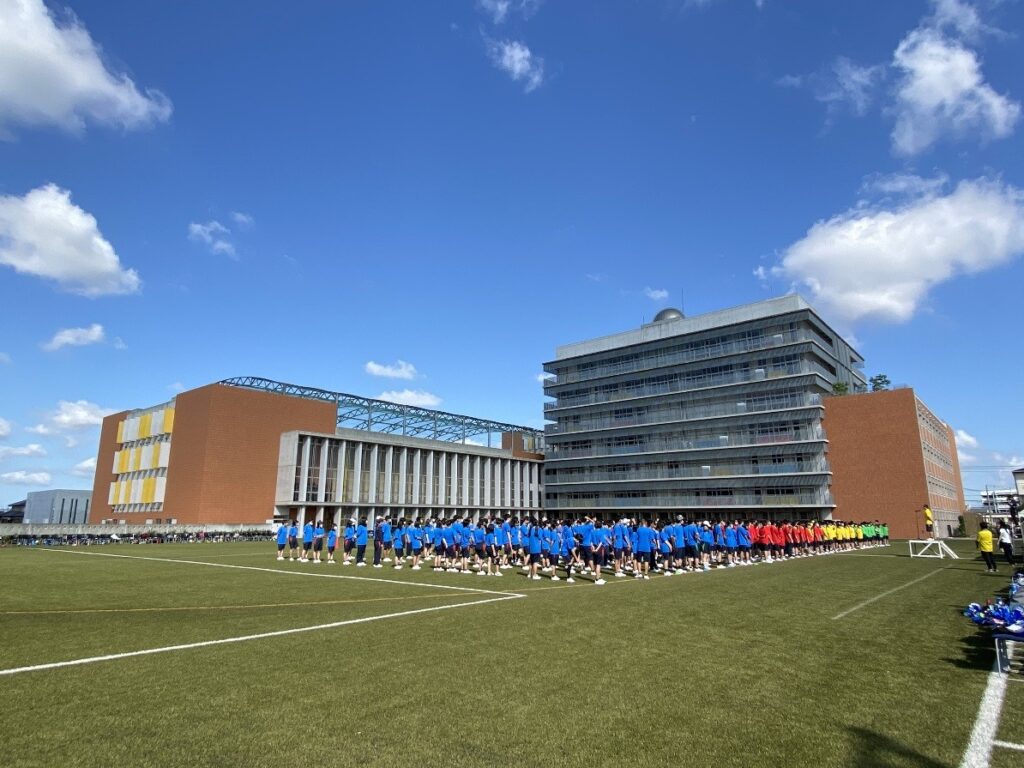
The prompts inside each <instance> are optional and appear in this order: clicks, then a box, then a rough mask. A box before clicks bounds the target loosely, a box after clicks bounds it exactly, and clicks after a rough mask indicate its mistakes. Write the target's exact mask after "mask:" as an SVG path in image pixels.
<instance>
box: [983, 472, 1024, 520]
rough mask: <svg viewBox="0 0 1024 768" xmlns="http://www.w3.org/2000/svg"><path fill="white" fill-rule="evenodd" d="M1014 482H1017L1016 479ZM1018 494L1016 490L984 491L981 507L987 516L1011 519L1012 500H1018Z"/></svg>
mask: <svg viewBox="0 0 1024 768" xmlns="http://www.w3.org/2000/svg"><path fill="white" fill-rule="evenodd" d="M1014 480H1015V481H1016V478H1014ZM1017 493H1018V492H1017V490H1016V488H1003V489H1001V490H996V489H993V490H991V491H982V492H981V494H980V496H981V506H982V507H983V508H984V509H985V514H986V515H988V516H990V517H994V518H1005V519H1009V517H1010V499H1013V498H1016V497H1017Z"/></svg>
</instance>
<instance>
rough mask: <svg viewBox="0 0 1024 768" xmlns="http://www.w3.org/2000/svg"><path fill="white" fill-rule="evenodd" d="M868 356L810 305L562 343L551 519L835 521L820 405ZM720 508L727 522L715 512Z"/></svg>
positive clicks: (788, 303)
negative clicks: (678, 517) (587, 516)
mask: <svg viewBox="0 0 1024 768" xmlns="http://www.w3.org/2000/svg"><path fill="white" fill-rule="evenodd" d="M862 367H863V358H861V357H860V355H858V354H857V352H856V351H854V350H853V348H852V347H851V346H850V345H849V344H848V343H847V342H846V341H845V340H843V339H842V338H841V337H840V336H839V335H838V334H837V333H836V332H835V331H833V330H832V329H831V328H830V327H829V326H828V325H827V324H826V323H825V322H824V320H822V318H821V317H820V316H819V315H818V314H817V313H816V312H815V311H814V309H813V308H812V307H811V306H810V305H809V304H808V303H807V302H806V301H805V300H804V299H802V298H801V297H799V296H796V295H791V296H784V297H780V298H776V299H771V300H768V301H763V302H759V303H756V304H750V305H746V306H741V307H735V308H732V309H726V310H721V311H717V312H710V313H707V314H704V315H699V316H695V317H690V318H686V317H683V316H682V314H681V313H679V312H678V311H675V310H663V311H662V312H661V313H659V315H658V317H657V318H656V319H655V322H653V323H649V324H646V325H644V326H642V327H641V328H639V329H636V330H632V331H626V332H624V333H619V334H615V335H612V336H606V337H603V338H599V339H593V340H590V341H583V342H579V343H576V344H569V345H566V346H563V347H559V348H558V350H557V352H556V358H555V359H554V360H553V361H551V362H548V363H546V364H545V366H544V370H545V371H546V372H547V373H548V374H549V378H548V379H547V381H546V383H545V385H544V393H545V395H546V396H548V397H550V398H552V400H551V401H549V402H546V403H545V405H544V412H545V417H546V419H547V421H548V422H550V423H549V424H548V425H547V427H546V428H545V443H546V451H545V471H544V490H545V500H544V503H545V509H546V510H548V511H549V512H554V513H555V514H557V515H566V516H570V515H571V516H576V515H583V514H590V515H596V516H601V517H604V518H617V517H622V516H630V517H640V516H646V517H663V518H664V517H666V516H668V515H672V516H674V515H676V514H683V515H686V516H688V517H691V518H692V517H708V516H711V515H712V514H714V515H715V516H718V515H726V516H728V517H739V518H746V519H751V518H772V519H782V518H790V519H807V518H811V517H827V516H828V515H829V514H830V513H831V509H832V507H833V506H834V504H833V500H832V498H831V495H830V493H829V481H830V475H831V473H830V470H829V465H828V459H827V451H828V441H827V438H826V435H825V431H824V428H823V426H822V414H823V405H822V398H823V397H824V396H827V395H829V394H831V393H832V392H833V387H834V385H835V384H837V383H840V384H845V385H846V387H847V389H848V390H849V391H850V392H858V391H864V390H865V389H866V381H865V378H864V374H863V372H862V370H861V369H862ZM716 510H717V512H716Z"/></svg>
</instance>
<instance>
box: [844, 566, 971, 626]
mask: <svg viewBox="0 0 1024 768" xmlns="http://www.w3.org/2000/svg"><path fill="white" fill-rule="evenodd" d="M946 568H952V566H950V565H947V566H946V567H945V568H938V569H936V570H934V571H930V572H928V573H926V574H925V575H924V576H919V577H918V578H916V579H913V580H912V581H908V582H907V583H906V584H900V586H898V587H893V588H892V589H888V590H886V591H885V592H883V593H882V594H880V595H875V596H874V597H869V598H868V599H867V600H865V601H864V602H863V603H857V605H855V606H853V608H848V609H847V610H845V611H843V612H842V613H837V614H836V615H835V616H833V617H832V621H835V620H836V619H841V618H843V617H844V616H849V615H850V614H851V613H853V612H854V611H859V610H860V609H861V608H864V607H865V606H868V605H871V604H872V603H873V602H875V601H876V600H881V599H882V598H883V597H888V596H889V595H891V594H892V593H893V592H899V591H900V590H901V589H906V588H907V587H911V586H913V585H914V584H917V582H919V581H924V580H925V579H927V578H928V577H930V576H934V575H935V574H936V573H940V572H941V571H944V570H946Z"/></svg>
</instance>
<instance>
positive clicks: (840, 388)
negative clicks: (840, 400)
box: [832, 381, 850, 395]
mask: <svg viewBox="0 0 1024 768" xmlns="http://www.w3.org/2000/svg"><path fill="white" fill-rule="evenodd" d="M849 393H850V385H849V384H847V383H846V382H845V381H837V382H836V383H835V384H833V385H832V394H833V395H848V394H849Z"/></svg>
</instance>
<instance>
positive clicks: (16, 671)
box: [0, 594, 525, 676]
mask: <svg viewBox="0 0 1024 768" xmlns="http://www.w3.org/2000/svg"><path fill="white" fill-rule="evenodd" d="M522 597H525V595H515V594H512V595H505V596H504V597H490V598H487V599H486V600H473V601H472V602H468V603H456V604H455V605H436V606H434V607H432V608H417V609H416V610H412V611H401V612H399V613H386V614H383V615H382V616H367V617H365V618H362V619H346V620H345V621H333V622H331V623H329V624H314V625H313V626H311V627H295V628H294V629H279V630H276V631H274V632H260V633H259V634H255V635H241V636H240V637H225V638H222V639H220V640H203V641H200V642H196V643H183V644H181V645H168V646H164V647H162V648H147V649H146V650H142V651H128V652H126V653H110V654H107V655H106V656H90V657H89V658H85V659H73V660H71V661H56V662H52V663H50V664H33V665H32V666H28V667H15V668H13V669H0V676H5V675H17V674H20V673H22V672H39V671H42V670H46V669H59V668H61V667H75V666H80V665H82V664H95V663H96V662H99V661H114V660H116V659H128V658H131V657H133V656H149V655H151V654H154V653H169V652H171V651H186V650H190V649H192V648H206V647H207V646H211V645H226V644H228V643H244V642H246V641H248V640H263V639H264V638H268V637H283V636H285V635H296V634H299V633H300V632H316V631H318V630H322V629H336V628H338V627H346V626H349V625H351V624H366V623H368V622H371V621H383V620H384V619H397V618H400V617H402V616H415V615H416V614H420V613H431V612H433V611H447V610H450V609H453V608H468V607H469V606H471V605H484V604H486V603H500V602H503V601H505V600H517V599H519V598H522Z"/></svg>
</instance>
